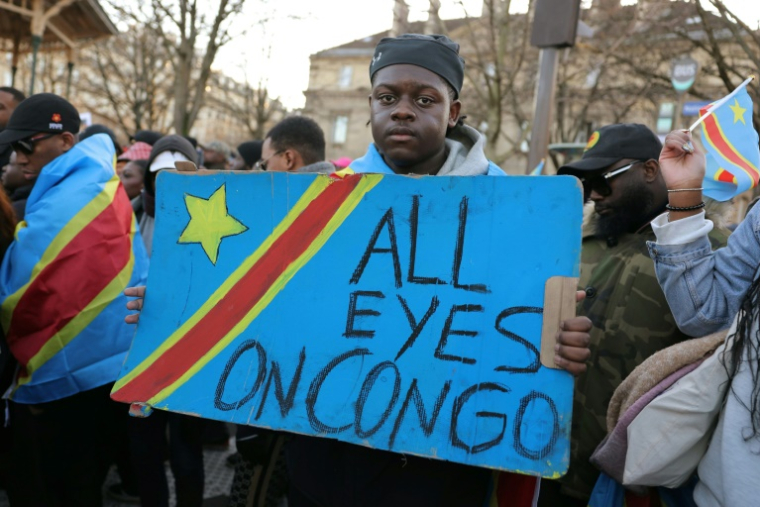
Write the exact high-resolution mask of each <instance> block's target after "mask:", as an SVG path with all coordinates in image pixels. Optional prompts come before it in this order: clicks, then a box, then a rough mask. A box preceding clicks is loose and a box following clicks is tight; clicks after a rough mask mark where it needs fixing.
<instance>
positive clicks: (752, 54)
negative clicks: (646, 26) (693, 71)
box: [677, 0, 760, 130]
mask: <svg viewBox="0 0 760 507" xmlns="http://www.w3.org/2000/svg"><path fill="white" fill-rule="evenodd" d="M693 4H694V8H695V10H696V14H697V16H698V17H699V22H700V28H701V31H700V32H697V33H694V32H693V31H687V30H684V29H683V28H681V29H680V30H678V31H677V33H678V35H679V36H680V37H681V38H682V39H683V40H685V41H688V42H689V43H690V44H691V45H692V46H693V48H695V49H697V50H700V51H703V52H705V53H706V54H707V55H708V56H709V57H710V60H711V62H710V65H707V66H704V67H703V69H702V72H703V73H705V74H707V75H709V76H714V77H717V78H718V79H719V80H720V82H721V83H722V84H723V87H724V90H725V91H726V92H731V91H733V90H734V89H735V88H736V87H737V86H738V85H739V84H741V82H742V81H744V80H745V79H746V78H747V77H749V76H750V75H751V74H755V75H757V72H758V69H760V29H755V30H753V29H752V28H750V27H749V26H748V25H747V24H746V23H745V22H744V21H743V20H742V19H741V18H740V17H739V16H738V15H736V14H735V13H734V12H733V11H732V10H731V9H729V8H728V7H726V5H725V4H724V3H723V1H722V0H693ZM709 7H712V9H709ZM711 11H715V12H717V15H716V14H714V13H713V12H711ZM749 90H750V93H751V94H752V95H755V97H754V98H755V101H754V102H755V104H757V103H758V101H757V98H758V97H757V95H756V93H755V88H753V87H750V88H749ZM693 93H694V92H693V91H692V94H693ZM697 93H699V90H697ZM705 98H707V97H705ZM710 98H711V99H717V98H718V97H710ZM752 113H753V116H752V119H753V123H754V126H755V129H756V130H760V109H758V108H757V107H755V108H754V110H753V111H752Z"/></svg>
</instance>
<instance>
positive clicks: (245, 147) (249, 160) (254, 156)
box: [237, 141, 264, 168]
mask: <svg viewBox="0 0 760 507" xmlns="http://www.w3.org/2000/svg"><path fill="white" fill-rule="evenodd" d="M263 144H264V143H262V142H261V141H246V142H244V143H241V144H240V145H238V147H237V151H238V153H240V156H241V157H242V158H243V160H244V161H245V165H247V166H248V167H251V168H253V166H254V165H256V162H258V161H259V160H261V146H262V145H263Z"/></svg>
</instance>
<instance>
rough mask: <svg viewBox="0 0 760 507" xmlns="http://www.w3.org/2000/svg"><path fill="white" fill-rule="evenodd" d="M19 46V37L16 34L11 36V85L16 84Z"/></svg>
mask: <svg viewBox="0 0 760 507" xmlns="http://www.w3.org/2000/svg"><path fill="white" fill-rule="evenodd" d="M20 46H21V38H20V36H19V35H18V34H16V36H15V37H14V38H13V57H12V59H11V86H12V87H15V86H16V72H18V54H19V49H20Z"/></svg>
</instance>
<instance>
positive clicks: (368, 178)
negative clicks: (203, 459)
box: [147, 174, 383, 406]
mask: <svg viewBox="0 0 760 507" xmlns="http://www.w3.org/2000/svg"><path fill="white" fill-rule="evenodd" d="M325 179H327V178H325ZM382 179H383V175H382V174H372V175H369V174H368V175H365V176H363V177H362V179H361V181H360V182H359V184H358V185H357V186H356V188H355V189H354V190H353V191H352V192H351V194H349V196H348V197H347V198H346V200H345V201H344V202H343V204H342V205H341V206H340V208H338V210H337V211H336V212H335V214H334V215H333V216H332V218H331V219H330V221H329V222H327V225H326V226H325V228H324V229H322V231H321V232H320V233H319V235H318V236H317V237H316V238H315V239H314V241H313V242H312V243H311V244H310V245H309V246H308V248H307V249H306V250H305V251H304V253H302V254H301V255H300V256H299V257H298V258H297V259H296V260H294V261H293V262H292V263H291V264H290V266H288V267H287V269H285V271H283V273H282V274H281V275H280V276H279V277H278V278H277V280H275V281H274V283H272V286H271V287H269V290H267V292H266V293H265V294H264V296H263V297H262V298H261V299H260V300H259V302H258V303H256V304H255V305H254V306H253V308H251V309H250V310H249V311H248V313H246V315H245V317H243V318H242V319H241V320H240V322H238V323H237V324H236V325H235V327H233V328H232V329H231V330H230V332H229V333H227V334H226V335H224V337H223V338H222V339H221V340H219V341H218V342H217V343H216V345H214V346H213V347H212V348H211V349H210V350H209V351H208V352H206V354H204V355H203V357H201V358H200V359H199V360H198V362H197V363H195V364H194V365H193V366H192V367H191V368H190V369H189V370H187V371H186V372H185V373H184V374H183V375H182V376H181V377H179V378H178V379H177V380H176V381H175V382H174V383H172V384H171V385H169V386H167V387H165V388H164V389H162V390H161V391H159V392H158V393H157V394H156V395H155V396H153V397H152V398H150V399H149V400H148V402H147V404H148V405H150V406H156V404H158V403H160V402H161V401H163V400H164V399H166V398H167V397H168V396H169V395H171V394H172V393H173V392H174V391H176V390H177V389H178V388H179V387H180V386H182V384H184V383H185V382H187V381H188V380H189V379H190V378H191V377H192V376H193V375H195V374H196V373H198V372H199V371H200V370H201V368H203V367H204V366H206V364H208V362H209V361H211V360H212V359H213V358H214V357H216V356H217V355H218V354H219V353H220V352H221V351H222V350H224V349H225V348H226V347H227V346H228V345H229V344H230V343H231V342H232V341H233V340H234V339H235V338H237V337H238V336H239V335H240V333H242V332H243V331H245V329H246V328H247V327H248V326H249V325H251V322H253V321H254V320H255V319H256V317H258V316H259V314H260V313H261V312H262V310H264V308H266V307H267V306H269V303H271V302H272V300H273V299H274V298H275V296H276V295H277V294H278V293H279V292H280V291H281V290H282V289H283V288H284V287H285V286H286V285H287V284H288V282H289V281H290V280H291V279H292V278H293V276H295V274H296V273H297V272H298V271H299V270H300V269H301V268H302V267H304V266H305V265H306V263H307V262H309V260H311V258H312V257H314V255H315V254H316V253H317V252H319V250H320V249H321V248H322V247H323V246H324V245H325V243H326V242H327V240H328V239H330V237H331V236H332V235H333V233H334V232H335V231H336V230H338V228H339V227H340V226H341V224H342V223H343V222H344V221H345V220H346V218H347V217H348V215H350V214H351V212H352V211H353V210H354V209H355V208H356V206H357V205H358V204H359V202H360V201H361V200H362V198H363V197H364V195H365V194H366V193H367V192H369V191H370V190H372V188H374V187H375V185H377V184H378V183H380V180H382ZM270 245H271V243H270Z"/></svg>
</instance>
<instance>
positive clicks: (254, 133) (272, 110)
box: [215, 79, 284, 139]
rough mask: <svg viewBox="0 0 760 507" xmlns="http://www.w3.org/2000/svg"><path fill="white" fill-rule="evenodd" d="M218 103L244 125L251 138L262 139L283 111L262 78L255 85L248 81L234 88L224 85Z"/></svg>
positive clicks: (218, 105)
mask: <svg viewBox="0 0 760 507" xmlns="http://www.w3.org/2000/svg"><path fill="white" fill-rule="evenodd" d="M222 97H223V100H222V101H221V102H219V103H218V104H215V105H216V106H217V107H220V108H222V109H224V110H226V111H228V112H229V113H230V114H231V115H232V116H233V117H234V118H235V119H236V120H237V121H239V122H240V123H242V124H243V125H245V127H246V128H247V129H248V133H249V134H250V136H251V137H252V138H253V139H264V136H265V135H266V133H267V131H268V130H269V128H271V127H272V124H273V122H274V121H276V119H277V118H279V117H280V115H281V114H282V113H284V108H283V106H282V104H281V103H280V101H279V100H277V99H276V98H272V97H271V96H270V95H269V88H268V87H267V82H266V81H265V80H264V79H262V80H260V81H259V82H258V83H257V85H256V86H255V87H253V86H251V84H250V83H249V82H247V81H246V83H245V84H244V85H242V86H240V87H236V88H235V89H230V88H229V87H226V88H225V89H224V92H223V95H222Z"/></svg>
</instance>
